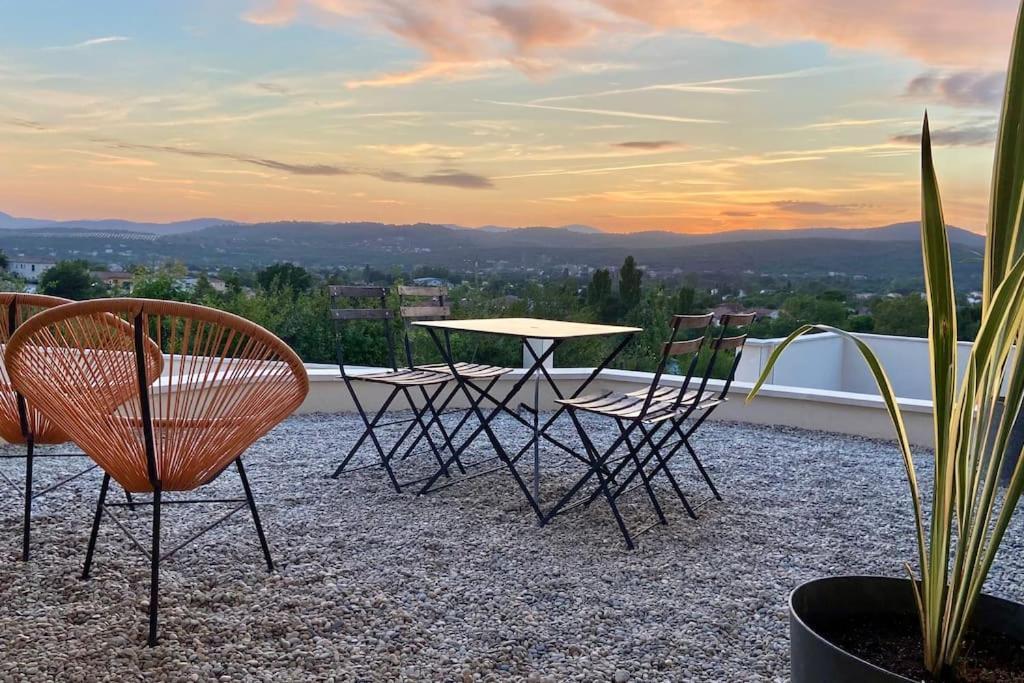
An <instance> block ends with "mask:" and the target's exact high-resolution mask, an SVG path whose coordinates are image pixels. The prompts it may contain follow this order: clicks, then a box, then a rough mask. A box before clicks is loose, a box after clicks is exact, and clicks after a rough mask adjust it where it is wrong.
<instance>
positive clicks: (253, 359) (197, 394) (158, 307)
mask: <svg viewBox="0 0 1024 683" xmlns="http://www.w3.org/2000/svg"><path fill="white" fill-rule="evenodd" d="M111 321H116V324H114V325H112V323H111ZM111 327H115V328H120V329H122V330H123V329H124V328H127V329H129V330H130V334H124V333H121V334H111V333H110V328H111ZM153 348H156V349H157V350H158V353H157V356H158V357H159V350H162V351H163V353H164V354H165V355H166V360H165V361H164V369H165V372H164V373H163V375H162V376H161V377H160V380H159V381H158V382H153V376H154V375H153V373H155V374H156V375H157V376H159V375H160V373H161V368H160V365H158V364H156V363H155V362H153V361H152V360H151V358H152V355H153V354H152V352H151V349H153ZM5 359H6V363H7V368H8V371H9V372H10V375H11V380H12V383H13V385H14V387H15V388H16V389H17V390H18V391H20V392H22V393H23V394H24V395H25V396H26V398H28V399H29V400H30V401H31V402H33V403H34V404H35V405H36V406H38V408H39V409H40V410H41V411H43V412H44V413H45V414H46V415H48V416H50V417H51V418H54V417H58V416H59V421H60V426H61V428H62V429H64V431H65V432H66V433H67V434H68V436H70V437H71V439H72V440H73V441H74V442H75V443H76V444H78V446H79V447H80V448H82V450H83V451H85V453H86V454H88V455H89V456H90V457H91V458H92V459H93V460H95V461H96V462H97V463H98V464H99V465H100V466H101V467H102V468H103V469H104V470H105V471H106V472H107V473H109V474H110V475H111V477H113V478H114V479H115V480H116V481H117V482H118V483H119V484H121V486H123V487H124V488H125V489H126V490H128V491H134V492H139V491H151V490H155V489H156V488H160V489H161V490H169V491H170V490H191V489H194V488H196V487H197V486H200V485H202V484H205V483H207V482H209V481H212V480H213V479H214V478H216V476H217V475H218V474H220V472H221V471H223V469H224V468H225V467H227V466H228V465H229V464H231V462H233V461H234V460H235V458H237V457H238V456H239V455H241V454H242V453H243V452H244V451H245V449H247V448H248V447H249V446H250V445H252V443H253V442H254V441H255V440H256V439H258V438H259V437H261V436H262V435H263V434H265V433H266V432H268V431H269V430H270V429H271V428H273V427H274V425H276V424H277V423H278V422H280V421H281V420H283V419H284V418H285V417H287V416H288V415H289V414H290V413H291V412H292V411H293V410H295V408H297V407H298V406H299V405H300V404H301V403H302V400H303V399H304V398H305V396H306V393H307V392H308V390H309V379H308V377H307V376H306V371H305V368H304V366H303V365H302V361H301V360H300V359H299V357H298V356H297V355H296V354H295V352H294V351H292V350H291V349H290V348H288V346H287V345H286V344H285V343H284V342H282V341H281V340H280V339H278V338H277V337H275V336H274V335H273V334H271V333H270V332H268V331H267V330H265V329H263V328H262V327H260V326H259V325H256V324H255V323H252V322H250V321H248V320H245V319H243V318H240V317H238V316H236V315H232V314H230V313H225V312H223V311H217V310H214V309H211V308H206V307H204V306H197V305H194V304H185V303H178V302H170V301H155V300H151V299H94V300H92V301H83V302H80V303H73V304H66V305H64V306H61V307H59V308H54V309H51V310H49V311H45V312H43V313H40V314H38V315H36V316H35V317H33V318H31V319H29V320H28V321H27V322H25V323H24V324H23V325H22V326H21V327H20V328H19V329H18V330H17V332H15V334H14V336H13V337H12V338H11V341H10V343H9V344H8V347H7V351H6V354H5Z"/></svg>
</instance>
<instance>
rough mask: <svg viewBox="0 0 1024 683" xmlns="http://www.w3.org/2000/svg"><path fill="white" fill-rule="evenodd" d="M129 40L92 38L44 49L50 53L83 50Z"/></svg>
mask: <svg viewBox="0 0 1024 683" xmlns="http://www.w3.org/2000/svg"><path fill="white" fill-rule="evenodd" d="M128 40H131V38H129V37H128V36H103V37H102V38H90V39H89V40H83V41H82V42H80V43H74V44H73V45H55V46H53V47H46V48H43V49H44V50H50V51H61V50H82V49H85V48H87V47H96V46H97V45H107V44H109V43H123V42H125V41H128Z"/></svg>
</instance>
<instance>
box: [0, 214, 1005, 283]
mask: <svg viewBox="0 0 1024 683" xmlns="http://www.w3.org/2000/svg"><path fill="white" fill-rule="evenodd" d="M919 231H920V228H919V225H918V224H917V223H897V224H894V225H888V226H884V227H879V228H858V229H849V228H799V229H792V230H735V231H729V232H719V233H707V234H691V233H675V232H666V231H650V232H637V233H609V232H602V231H599V230H597V229H595V228H592V227H589V226H583V225H572V226H563V227H559V228H548V227H525V228H511V227H502V226H482V227H478V228H464V227H460V226H453V225H436V224H428V223H418V224H414V225H389V224H382V223H361V222H358V223H357V222H353V223H311V222H297V221H289V222H278V223H256V224H242V223H237V222H231V221H224V220H221V219H217V218H197V219H194V220H190V221H180V222H176V223H133V222H131V221H122V220H114V219H111V220H100V221H47V220H43V219H32V218H14V217H11V216H8V215H7V214H0V248H2V249H3V250H4V251H5V252H7V253H8V254H9V255H12V256H17V255H23V256H25V257H35V258H48V259H59V258H86V259H89V260H91V261H99V262H106V263H112V264H117V265H120V266H127V265H130V264H134V263H146V264H150V263H153V262H159V261H162V260H170V259H173V260H178V261H183V262H184V263H186V264H188V265H189V266H193V267H197V268H212V267H221V266H235V267H253V266H262V265H266V264H269V263H273V262H275V261H292V262H295V263H299V264H302V265H305V266H309V267H314V268H334V267H341V266H345V267H361V266H364V265H370V266H374V267H377V268H382V269H390V268H392V267H394V266H400V267H405V268H411V267H414V266H419V265H425V266H443V267H447V268H451V269H454V270H463V271H468V270H476V269H477V268H479V269H481V270H502V271H522V272H535V271H539V270H544V271H548V272H552V271H553V269H562V268H569V269H573V268H574V267H576V266H583V267H586V266H592V267H604V266H617V265H619V264H621V263H622V260H623V259H624V258H625V256H626V255H628V254H632V255H633V256H635V257H636V258H637V260H638V262H639V263H640V264H641V265H643V266H646V267H648V268H651V269H654V270H656V271H658V272H661V273H665V272H694V273H701V272H705V273H706V272H727V273H728V272H732V273H739V272H744V271H752V272H755V273H757V272H760V273H774V274H783V273H784V274H787V275H794V276H806V275H823V274H828V273H830V272H842V273H846V274H848V275H851V276H853V275H861V276H864V277H871V278H896V277H911V278H915V277H916V278H919V277H920V276H921V250H920V233H919ZM949 236H950V243H951V250H952V256H953V260H954V264H955V266H956V268H957V270H958V277H964V278H965V279H963V280H958V284H959V285H960V286H961V287H971V288H975V287H976V286H978V283H979V282H980V270H981V260H982V252H983V250H984V244H985V240H984V237H983V236H982V235H978V234H975V233H972V232H969V231H967V230H963V229H961V228H956V227H950V228H949Z"/></svg>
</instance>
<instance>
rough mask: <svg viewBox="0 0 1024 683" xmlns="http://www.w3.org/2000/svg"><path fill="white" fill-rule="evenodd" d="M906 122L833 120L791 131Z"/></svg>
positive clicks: (896, 119) (891, 120)
mask: <svg viewBox="0 0 1024 683" xmlns="http://www.w3.org/2000/svg"><path fill="white" fill-rule="evenodd" d="M900 121H903V122H906V121H905V120H904V119H902V118H894V119H835V120H832V121H819V122H818V123H809V124H807V125H805V126H797V127H795V128H794V129H793V130H830V129H834V128H862V127H865V126H880V125H882V124H887V123H896V122H900Z"/></svg>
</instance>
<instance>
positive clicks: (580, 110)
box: [480, 100, 722, 123]
mask: <svg viewBox="0 0 1024 683" xmlns="http://www.w3.org/2000/svg"><path fill="white" fill-rule="evenodd" d="M480 101H481V102H486V103H487V104H496V105H499V106H502V107H522V108H524V109H546V110H548V111H564V112H569V113H573V114H593V115H595V116H614V117H619V118H625V119H644V120H647V121H668V122H671V123H722V121H717V120H715V119H698V118H690V117H686V116H671V115H669V114H643V113H640V112H634V111H618V110H614V109H588V108H584V107H556V106H554V105H548V104H536V103H533V102H503V101H500V100H480Z"/></svg>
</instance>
